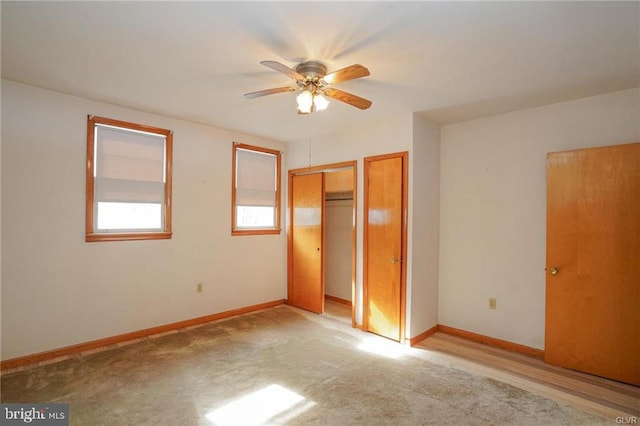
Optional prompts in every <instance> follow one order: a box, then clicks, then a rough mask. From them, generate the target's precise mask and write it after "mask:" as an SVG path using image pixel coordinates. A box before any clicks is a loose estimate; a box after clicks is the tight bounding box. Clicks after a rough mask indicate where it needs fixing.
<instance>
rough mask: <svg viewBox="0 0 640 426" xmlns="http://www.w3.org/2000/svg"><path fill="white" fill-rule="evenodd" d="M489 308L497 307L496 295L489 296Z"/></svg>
mask: <svg viewBox="0 0 640 426" xmlns="http://www.w3.org/2000/svg"><path fill="white" fill-rule="evenodd" d="M489 309H496V298H495V297H490V298H489Z"/></svg>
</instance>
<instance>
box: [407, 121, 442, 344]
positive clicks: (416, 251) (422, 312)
mask: <svg viewBox="0 0 640 426" xmlns="http://www.w3.org/2000/svg"><path fill="white" fill-rule="evenodd" d="M412 154H413V155H412V156H411V158H410V164H411V165H410V167H411V169H412V170H413V182H412V184H411V185H410V187H409V190H410V191H411V193H412V195H413V198H412V203H411V204H410V206H409V219H410V223H411V228H410V229H411V232H410V233H409V238H408V239H409V244H410V246H411V251H412V253H413V256H412V262H411V263H410V264H409V265H408V266H409V268H408V270H407V294H409V295H410V300H411V304H407V316H408V318H407V323H408V324H409V328H410V329H409V334H408V336H409V337H415V336H417V335H419V334H420V333H422V332H424V331H426V330H428V329H430V328H432V327H434V326H436V325H437V324H438V256H439V243H440V241H439V232H440V126H439V125H438V124H436V123H434V122H432V121H430V120H428V119H426V118H424V117H421V116H420V115H418V114H414V120H413V152H412Z"/></svg>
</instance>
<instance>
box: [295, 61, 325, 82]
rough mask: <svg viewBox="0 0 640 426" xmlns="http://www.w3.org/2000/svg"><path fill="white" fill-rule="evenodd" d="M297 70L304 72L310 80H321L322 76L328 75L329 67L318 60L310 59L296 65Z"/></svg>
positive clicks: (299, 72)
mask: <svg viewBox="0 0 640 426" xmlns="http://www.w3.org/2000/svg"><path fill="white" fill-rule="evenodd" d="M296 72H297V73H298V74H302V75H303V76H305V77H306V78H307V79H308V80H311V81H313V80H316V81H317V80H320V79H321V78H322V77H324V76H325V75H327V67H326V66H325V65H324V64H323V63H321V62H317V61H308V62H302V63H301V64H299V65H298V66H297V67H296Z"/></svg>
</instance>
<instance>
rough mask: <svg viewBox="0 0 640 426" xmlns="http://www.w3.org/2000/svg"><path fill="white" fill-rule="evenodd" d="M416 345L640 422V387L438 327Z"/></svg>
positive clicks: (542, 391) (474, 368)
mask: <svg viewBox="0 0 640 426" xmlns="http://www.w3.org/2000/svg"><path fill="white" fill-rule="evenodd" d="M416 348H421V349H424V350H428V351H431V352H433V353H435V354H436V355H437V356H438V357H440V358H441V360H443V361H445V362H448V363H450V365H451V366H453V367H456V368H460V369H463V370H467V371H470V372H472V373H476V374H481V375H483V376H487V377H491V378H493V379H495V380H500V381H502V382H505V383H508V384H511V385H513V386H516V387H519V388H521V389H524V390H527V391H530V392H532V393H535V394H538V395H541V396H544V397H547V398H549V399H552V400H555V401H557V402H560V403H566V404H570V405H572V406H574V407H577V408H580V409H582V410H585V411H588V412H590V413H593V414H596V415H599V416H601V417H604V418H606V419H608V420H611V421H613V422H617V423H627V424H640V387H637V386H632V385H627V384H624V383H620V382H615V381H612V380H607V379H604V378H601V377H596V376H592V375H589V374H585V373H580V372H577V371H572V370H567V369H564V368H560V367H555V366H552V365H548V364H545V363H544V362H543V361H542V360H540V359H537V358H533V357H530V356H527V355H521V354H518V353H514V352H510V351H506V350H504V349H499V348H494V347H491V346H488V345H484V344H481V343H476V342H472V341H469V340H466V339H462V338H459V337H455V336H451V335H448V334H444V333H440V332H438V333H436V334H434V335H433V336H431V337H429V338H427V339H426V340H424V341H423V342H421V343H420V344H418V345H417V346H416ZM634 419H635V420H634Z"/></svg>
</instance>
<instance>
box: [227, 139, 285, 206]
mask: <svg viewBox="0 0 640 426" xmlns="http://www.w3.org/2000/svg"><path fill="white" fill-rule="evenodd" d="M276 162H277V158H276V156H275V155H273V154H268V153H262V152H257V151H248V150H245V149H238V150H237V152H236V205H238V206H272V207H275V206H276V201H277V200H276V185H277V179H276V167H277V164H276Z"/></svg>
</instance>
